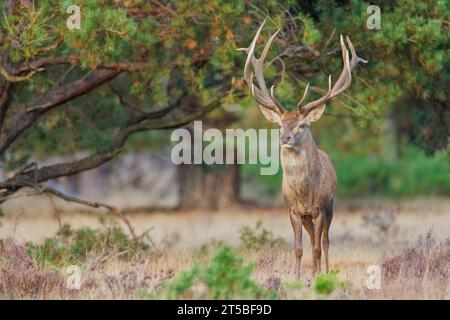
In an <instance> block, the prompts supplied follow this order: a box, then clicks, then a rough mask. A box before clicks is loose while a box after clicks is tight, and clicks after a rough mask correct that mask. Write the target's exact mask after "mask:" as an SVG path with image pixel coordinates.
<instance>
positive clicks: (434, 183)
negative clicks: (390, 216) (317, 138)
mask: <svg viewBox="0 0 450 320" xmlns="http://www.w3.org/2000/svg"><path fill="white" fill-rule="evenodd" d="M326 150H327V151H328V153H329V154H330V157H331V159H332V161H333V165H334V167H335V169H336V173H337V179H338V185H337V190H336V192H337V195H338V196H339V197H342V198H354V197H366V196H381V197H390V198H400V197H417V196H450V158H449V154H448V152H446V151H441V152H436V153H435V154H434V155H433V156H427V155H425V153H424V152H423V151H421V150H419V149H417V148H414V147H405V148H403V149H401V156H399V157H398V158H393V159H390V158H388V157H387V156H386V155H385V154H384V153H378V154H373V155H367V154H364V153H363V152H360V153H352V154H349V153H344V152H342V150H333V148H332V147H331V146H329V148H328V149H326ZM259 167H260V166H258V165H243V169H242V170H243V172H242V174H243V180H244V181H245V184H246V185H247V189H251V190H253V189H255V190H257V192H254V193H256V194H257V195H259V196H260V195H261V194H263V195H272V196H273V195H277V194H279V192H280V190H281V189H280V188H281V180H282V178H281V169H280V171H279V173H278V174H277V175H274V176H261V175H260V174H259V171H258V170H259ZM250 186H251V187H250ZM269 198H270V197H269Z"/></svg>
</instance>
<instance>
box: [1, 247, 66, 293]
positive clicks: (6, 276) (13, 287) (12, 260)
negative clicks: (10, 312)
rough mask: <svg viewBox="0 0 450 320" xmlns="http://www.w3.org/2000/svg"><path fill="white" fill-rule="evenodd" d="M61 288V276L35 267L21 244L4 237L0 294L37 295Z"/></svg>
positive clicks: (33, 261) (63, 284) (34, 263)
mask: <svg viewBox="0 0 450 320" xmlns="http://www.w3.org/2000/svg"><path fill="white" fill-rule="evenodd" d="M64 290H66V289H65V279H64V277H63V276H62V275H60V274H58V273H56V272H53V271H50V270H47V269H44V268H42V267H41V266H39V265H38V264H37V263H36V261H35V260H33V259H32V258H30V257H29V255H28V252H27V246H26V245H25V244H22V243H17V242H16V241H14V240H13V239H6V240H5V241H4V242H3V244H2V245H1V246H0V297H1V296H4V297H5V298H11V299H16V298H38V297H39V296H40V294H42V293H48V292H52V293H54V294H57V293H61V292H62V291H64Z"/></svg>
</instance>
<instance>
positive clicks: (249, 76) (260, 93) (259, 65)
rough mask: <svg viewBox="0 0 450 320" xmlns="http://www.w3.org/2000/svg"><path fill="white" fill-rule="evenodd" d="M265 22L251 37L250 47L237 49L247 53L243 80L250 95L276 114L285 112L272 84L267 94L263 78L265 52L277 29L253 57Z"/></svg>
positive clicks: (267, 50)
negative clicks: (262, 48) (254, 81)
mask: <svg viewBox="0 0 450 320" xmlns="http://www.w3.org/2000/svg"><path fill="white" fill-rule="evenodd" d="M265 23H266V20H264V22H263V23H262V24H261V26H260V27H259V29H258V31H257V32H256V35H255V38H254V39H253V41H252V43H251V44H250V47H248V48H240V49H237V50H239V51H245V52H246V53H247V60H246V61H245V67H244V79H245V82H247V85H248V86H249V87H250V89H251V91H252V95H253V96H254V97H255V99H256V101H257V102H258V103H259V104H260V105H261V106H262V107H265V108H268V109H270V110H272V111H275V112H276V113H278V114H281V113H285V112H286V110H285V109H284V108H283V107H282V106H281V105H280V103H279V102H278V101H277V100H276V98H275V96H274V94H273V86H272V87H271V90H270V92H271V94H270V95H269V90H267V86H266V82H265V80H264V74H263V73H264V59H265V58H266V56H267V53H268V52H269V49H270V46H271V45H272V42H273V40H274V39H275V37H276V36H277V34H278V32H280V30H277V32H275V33H274V34H273V35H272V36H271V37H270V38H269V40H268V41H267V43H266V45H265V47H264V50H263V52H262V54H261V56H260V57H259V59H257V58H256V57H255V47H256V42H257V41H258V38H259V35H260V33H261V30H262V28H263V27H264V24H265ZM251 66H253V69H254V71H255V74H253V72H252V71H251ZM255 76H256V81H257V82H258V86H259V87H257V86H255V84H254V83H253V79H254V77H255Z"/></svg>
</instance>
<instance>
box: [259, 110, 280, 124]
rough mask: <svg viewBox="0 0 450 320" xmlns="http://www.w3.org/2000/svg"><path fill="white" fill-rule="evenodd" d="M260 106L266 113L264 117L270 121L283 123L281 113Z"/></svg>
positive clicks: (263, 112)
mask: <svg viewBox="0 0 450 320" xmlns="http://www.w3.org/2000/svg"><path fill="white" fill-rule="evenodd" d="M259 108H260V109H261V112H262V114H263V115H264V117H265V118H266V119H267V120H269V121H270V122H276V123H278V124H280V123H281V118H280V115H279V114H278V113H276V112H275V111H273V110H270V109H267V108H265V107H262V106H259Z"/></svg>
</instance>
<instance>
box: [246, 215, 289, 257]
mask: <svg viewBox="0 0 450 320" xmlns="http://www.w3.org/2000/svg"><path fill="white" fill-rule="evenodd" d="M239 240H240V241H241V245H242V247H243V248H244V249H246V250H254V251H258V250H261V249H263V248H266V247H274V246H282V245H285V244H286V242H285V241H284V239H283V238H280V237H275V236H274V235H273V233H272V232H271V231H269V230H267V229H265V228H263V227H262V222H261V221H258V222H257V223H256V226H255V228H251V227H249V226H245V227H242V228H241V229H240V230H239Z"/></svg>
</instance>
